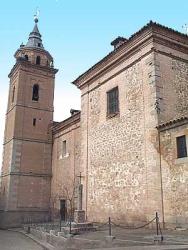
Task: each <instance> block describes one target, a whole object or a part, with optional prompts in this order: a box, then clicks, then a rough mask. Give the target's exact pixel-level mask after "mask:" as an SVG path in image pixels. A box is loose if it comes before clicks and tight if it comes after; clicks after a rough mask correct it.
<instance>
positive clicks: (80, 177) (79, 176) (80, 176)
mask: <svg viewBox="0 0 188 250" xmlns="http://www.w3.org/2000/svg"><path fill="white" fill-rule="evenodd" d="M77 177H78V178H79V179H80V181H79V182H80V184H81V181H82V178H84V176H82V172H80V175H77Z"/></svg>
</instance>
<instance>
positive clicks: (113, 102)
mask: <svg viewBox="0 0 188 250" xmlns="http://www.w3.org/2000/svg"><path fill="white" fill-rule="evenodd" d="M117 113H119V93H118V87H116V88H113V89H111V90H110V91H108V92H107V115H108V116H110V115H115V114H117Z"/></svg>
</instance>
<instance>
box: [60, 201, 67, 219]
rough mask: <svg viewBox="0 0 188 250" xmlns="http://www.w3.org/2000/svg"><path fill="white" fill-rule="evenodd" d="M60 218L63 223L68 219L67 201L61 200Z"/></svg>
mask: <svg viewBox="0 0 188 250" xmlns="http://www.w3.org/2000/svg"><path fill="white" fill-rule="evenodd" d="M60 216H61V220H62V221H66V218H67V206H66V200H60Z"/></svg>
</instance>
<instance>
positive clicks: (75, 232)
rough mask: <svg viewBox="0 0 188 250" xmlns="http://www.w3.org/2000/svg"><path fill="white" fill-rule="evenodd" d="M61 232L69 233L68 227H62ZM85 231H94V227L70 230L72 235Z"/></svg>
mask: <svg viewBox="0 0 188 250" xmlns="http://www.w3.org/2000/svg"><path fill="white" fill-rule="evenodd" d="M62 231H64V233H65V234H67V233H69V231H70V228H69V227H63V228H62ZM86 231H96V227H93V226H91V227H74V228H71V233H72V234H79V233H80V232H86Z"/></svg>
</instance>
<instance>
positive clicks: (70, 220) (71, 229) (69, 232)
mask: <svg viewBox="0 0 188 250" xmlns="http://www.w3.org/2000/svg"><path fill="white" fill-rule="evenodd" d="M71 231H72V229H71V217H70V224H69V234H71Z"/></svg>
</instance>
